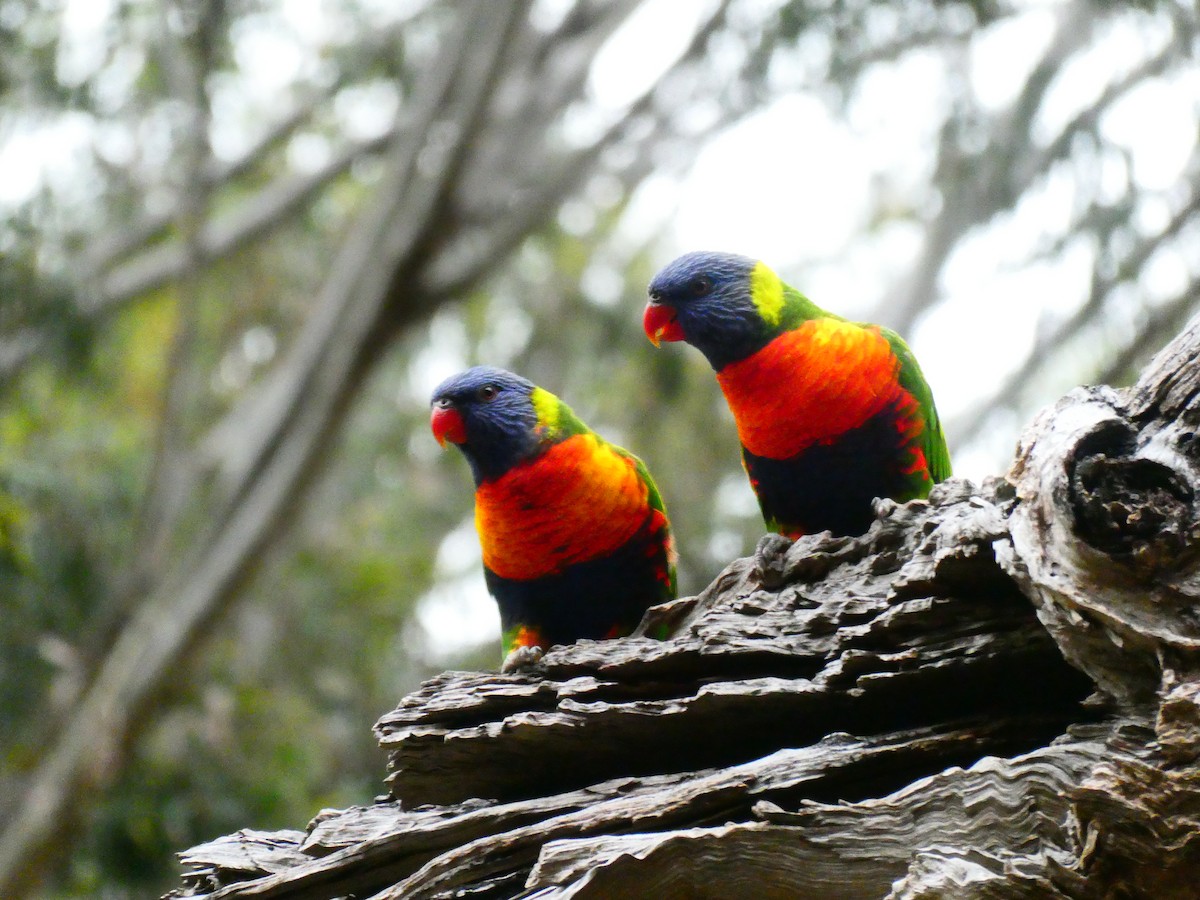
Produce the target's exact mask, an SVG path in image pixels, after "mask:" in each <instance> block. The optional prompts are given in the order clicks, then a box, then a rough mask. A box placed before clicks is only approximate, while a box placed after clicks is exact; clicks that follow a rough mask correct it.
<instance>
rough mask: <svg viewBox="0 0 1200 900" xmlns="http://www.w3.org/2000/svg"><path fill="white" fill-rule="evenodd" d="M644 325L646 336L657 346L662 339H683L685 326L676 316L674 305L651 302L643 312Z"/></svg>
mask: <svg viewBox="0 0 1200 900" xmlns="http://www.w3.org/2000/svg"><path fill="white" fill-rule="evenodd" d="M642 327H643V328H645V329H646V337H648V338H650V343H652V344H653V345H654V346H655V347H657V346H658V345H659V343H660V342H662V341H682V340H683V339H684V336H683V326H682V325H680V324H679V319H678V318H677V317H676V316H675V309H674V307H670V306H667V305H666V304H665V303H649V304H647V305H646V312H645V313H643V314H642Z"/></svg>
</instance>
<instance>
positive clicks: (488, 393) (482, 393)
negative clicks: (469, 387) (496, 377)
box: [475, 384, 500, 403]
mask: <svg viewBox="0 0 1200 900" xmlns="http://www.w3.org/2000/svg"><path fill="white" fill-rule="evenodd" d="M499 393H500V388H498V387H496V386H495V385H494V384H485V385H484V386H483V387H481V388H480V389H479V390H478V391H477V392H476V394H475V395H476V396H477V397H478V398H479V399H480V400H482V401H483V402H484V403H487V402H488V401H489V400H495V399H496V395H497V394H499Z"/></svg>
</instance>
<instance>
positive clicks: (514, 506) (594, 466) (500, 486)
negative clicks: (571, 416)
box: [475, 434, 649, 580]
mask: <svg viewBox="0 0 1200 900" xmlns="http://www.w3.org/2000/svg"><path fill="white" fill-rule="evenodd" d="M648 493H649V492H648V490H647V488H646V485H645V484H644V483H643V482H642V480H641V479H640V478H639V477H638V474H637V470H636V468H635V463H634V462H633V461H632V460H630V459H626V458H625V457H623V456H621V455H619V454H618V453H616V452H614V451H613V449H612V448H611V447H610V446H608V445H607V444H603V443H601V442H600V441H599V440H597V439H596V436H595V435H592V434H578V435H574V436H572V437H569V438H567V439H566V440H565V441H562V442H561V443H559V444H555V445H554V446H553V447H551V448H550V449H549V450H547V451H546V452H545V453H543V454H542V455H541V456H539V457H538V458H537V459H535V460H533V461H531V462H529V463H526V464H524V465H520V466H516V467H514V468H513V469H511V470H510V471H509V472H507V473H506V474H505V475H503V476H501V477H500V478H497V479H496V480H495V481H492V482H487V483H485V484H482V485H480V486H479V488H478V489H477V490H476V491H475V527H476V529H477V530H478V531H479V542H480V544H481V545H482V547H483V564H484V565H485V566H487V567H488V568H489V569H491V570H492V571H493V572H495V573H496V574H497V575H499V576H501V577H502V578H513V579H519V580H528V579H531V578H540V577H542V576H544V575H551V574H554V573H556V572H561V571H563V569H565V568H567V567H568V566H571V565H573V564H575V563H579V562H584V561H586V560H589V559H594V558H596V557H600V556H604V555H607V554H609V553H611V552H612V551H614V550H616V549H617V548H619V547H621V546H622V545H623V544H625V542H626V541H628V540H629V539H630V538H631V537H633V535H634V534H635V533H636V532H637V530H638V529H639V528H640V527H641V525H642V524H643V522H644V521H645V519H646V514H647V512H648V509H649V504H648Z"/></svg>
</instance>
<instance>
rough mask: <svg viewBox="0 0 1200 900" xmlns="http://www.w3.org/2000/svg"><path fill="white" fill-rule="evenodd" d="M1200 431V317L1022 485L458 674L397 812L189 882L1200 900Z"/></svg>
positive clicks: (731, 575) (202, 853) (299, 837)
mask: <svg viewBox="0 0 1200 900" xmlns="http://www.w3.org/2000/svg"><path fill="white" fill-rule="evenodd" d="M1198 426H1200V320H1197V321H1194V322H1193V323H1192V325H1191V326H1190V328H1189V329H1188V330H1187V331H1186V332H1185V333H1184V334H1182V335H1181V336H1180V337H1179V338H1177V339H1176V340H1175V342H1174V343H1172V344H1171V345H1170V346H1169V347H1168V348H1167V349H1166V350H1164V351H1163V352H1162V353H1161V354H1160V355H1159V356H1158V357H1157V358H1156V359H1155V360H1154V362H1153V363H1152V364H1151V365H1150V367H1149V368H1148V369H1147V371H1146V372H1145V373H1144V375H1143V376H1142V379H1141V380H1140V381H1139V382H1138V384H1137V385H1136V386H1135V387H1133V388H1130V389H1127V390H1122V391H1117V390H1112V389H1108V388H1086V389H1077V390H1075V391H1073V392H1072V393H1070V394H1069V395H1067V396H1066V397H1065V398H1063V399H1062V400H1061V401H1060V402H1059V403H1058V404H1057V405H1055V406H1054V407H1053V408H1051V409H1048V410H1047V411H1045V412H1044V413H1043V414H1042V415H1041V416H1039V418H1038V419H1037V421H1036V422H1035V423H1034V424H1033V425H1032V426H1031V427H1030V428H1029V429H1028V430H1027V431H1026V433H1025V435H1024V438H1023V440H1022V443H1021V446H1020V448H1019V451H1018V458H1017V461H1016V464H1015V465H1014V467H1013V469H1012V470H1011V472H1010V474H1009V476H1008V480H1007V481H999V480H996V481H992V482H989V483H988V484H985V485H984V487H983V488H982V489H976V488H974V487H973V486H972V485H971V484H969V483H967V482H963V481H951V482H947V483H946V484H943V485H940V486H938V487H937V488H936V489H935V491H934V493H933V495H931V497H930V498H929V501H928V502H914V503H909V504H906V505H904V506H896V505H895V504H892V503H886V502H885V503H881V504H880V506H879V508H878V520H877V521H876V522H875V524H874V525H873V526H872V528H871V529H870V531H869V532H868V533H867V534H866V535H864V536H863V537H860V538H830V537H828V536H826V535H816V536H812V537H807V538H803V539H801V540H800V541H798V542H796V543H795V544H789V542H787V541H786V540H784V539H782V538H777V537H775V536H769V537H767V538H764V540H763V541H762V542H761V543H760V545H759V548H758V550H757V552H756V555H755V557H753V558H749V559H743V560H738V561H737V562H735V563H733V564H732V565H731V566H730V567H729V568H728V569H727V570H726V571H725V572H724V573H722V575H721V576H720V577H719V578H718V579H717V580H716V581H715V582H714V583H713V584H712V585H711V586H710V587H709V588H708V589H707V590H706V591H705V592H703V593H702V594H701V595H700V596H699V597H695V598H687V599H684V600H680V601H677V602H676V603H674V604H670V605H667V606H664V607H660V608H659V609H658V610H657V611H656V613H655V615H656V621H657V622H659V623H662V622H666V623H668V624H669V625H670V627H671V630H672V637H671V638H670V639H668V640H665V641H661V642H660V641H654V640H649V639H646V638H644V637H640V636H634V637H632V638H628V639H624V640H620V641H616V642H605V643H594V642H584V643H581V644H578V645H575V646H572V647H567V648H561V649H558V650H555V651H553V652H551V653H549V654H547V656H546V657H545V659H544V660H543V663H542V664H541V665H540V666H539V668H538V669H537V670H536V671H534V672H530V673H528V674H520V675H506V676H502V675H492V674H482V673H466V672H448V673H446V674H444V675H442V676H440V677H439V678H436V679H434V680H432V681H430V682H428V683H426V684H425V685H424V686H423V687H422V688H421V690H419V691H418V692H416V693H415V694H413V695H410V696H409V697H407V698H405V699H404V701H403V702H402V703H401V704H400V706H399V707H398V708H397V709H396V710H395V711H394V712H391V713H389V714H388V715H386V716H384V717H383V719H382V720H381V721H380V722H379V723H378V725H377V726H376V732H377V734H378V736H379V738H380V741H381V743H382V745H383V747H384V748H385V749H387V750H388V751H389V753H390V769H391V776H390V783H391V790H390V796H389V797H385V798H381V799H380V800H379V801H378V802H377V803H376V804H375V805H373V806H370V807H364V808H354V809H350V810H345V811H331V810H326V811H324V812H322V813H321V814H320V815H319V816H317V818H316V819H314V820H313V822H312V823H311V824H310V826H309V828H308V829H307V831H303V832H301V831H289V832H277V833H271V834H264V833H258V832H248V831H243V832H239V833H238V834H236V835H233V836H230V837H228V838H223V839H221V840H219V841H215V842H213V843H211V844H206V845H203V846H201V847H197V848H194V849H193V850H190V851H188V852H187V853H185V854H184V855H183V859H184V862H185V864H186V865H187V866H188V867H189V868H190V869H191V871H190V872H189V873H188V874H187V875H186V876H185V879H184V880H185V887H184V888H183V889H181V891H180V892H179V893H180V894H181V895H184V896H192V897H212V898H216V897H221V898H226V897H242V896H245V897H250V896H253V897H256V898H267V897H291V898H300V897H304V898H318V897H322V898H324V897H340V896H345V895H348V894H354V895H355V896H367V895H370V896H373V897H376V898H380V900H382V898H385V897H386V898H401V897H403V898H414V897H449V896H462V895H463V894H468V893H469V894H470V895H471V896H487V897H516V896H537V897H539V898H546V897H568V896H569V897H576V898H578V897H616V896H621V897H633V896H639V897H643V896H644V897H651V896H652V897H666V896H713V897H735V896H754V897H814V898H815V897H829V896H837V897H840V898H859V897H861V898H879V897H884V896H887V897H892V898H917V897H925V898H931V897H954V898H984V897H990V898H1001V897H1003V898H1013V897H1030V898H1034V897H1037V898H1045V897H1069V898H1084V897H1147V898H1149V897H1154V898H1175V897H1177V898H1181V900H1182V898H1192V897H1195V895H1196V894H1195V891H1196V884H1198V883H1200V847H1198V846H1197V835H1200V764H1198V760H1200V667H1198V665H1197V664H1198V662H1200V657H1198V655H1197V654H1198V651H1200V619H1198V618H1197V616H1196V615H1195V610H1196V608H1197V602H1198V601H1200V555H1198V554H1197V548H1198V547H1200V524H1198V520H1197V514H1196V497H1197V495H1198V493H1200V453H1198V451H1197V447H1198V446H1200V444H1198V443H1197V439H1196V430H1197V427H1198ZM647 624H648V623H643V627H645V626H646V625H647Z"/></svg>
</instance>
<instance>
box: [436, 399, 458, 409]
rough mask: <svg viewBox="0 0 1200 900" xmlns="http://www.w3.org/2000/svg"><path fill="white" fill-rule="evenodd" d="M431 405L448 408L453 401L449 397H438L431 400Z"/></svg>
mask: <svg viewBox="0 0 1200 900" xmlns="http://www.w3.org/2000/svg"><path fill="white" fill-rule="evenodd" d="M433 405H434V406H436V407H437V408H438V409H449V408H450V407H452V406H453V405H454V401H452V400H451V399H450V398H449V397H438V398H437V399H436V400H434V401H433Z"/></svg>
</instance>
